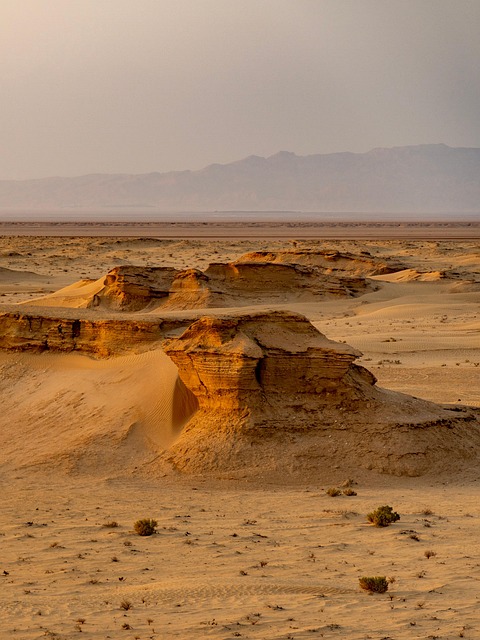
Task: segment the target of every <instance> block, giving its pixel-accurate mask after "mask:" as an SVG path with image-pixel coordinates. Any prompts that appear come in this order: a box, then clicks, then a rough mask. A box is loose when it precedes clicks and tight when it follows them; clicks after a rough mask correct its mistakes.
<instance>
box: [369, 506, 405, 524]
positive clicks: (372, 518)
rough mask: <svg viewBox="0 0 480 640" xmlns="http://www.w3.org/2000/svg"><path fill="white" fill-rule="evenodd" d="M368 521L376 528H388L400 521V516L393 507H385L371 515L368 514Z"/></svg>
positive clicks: (379, 508)
mask: <svg viewBox="0 0 480 640" xmlns="http://www.w3.org/2000/svg"><path fill="white" fill-rule="evenodd" d="M367 520H368V521H369V522H371V523H372V524H373V525H375V526H376V527H388V525H389V524H392V523H393V522H397V520H400V516H399V514H398V513H397V512H396V511H394V510H393V509H392V507H390V506H389V505H384V506H383V507H378V509H375V511H372V512H371V513H367Z"/></svg>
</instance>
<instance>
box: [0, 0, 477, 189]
mask: <svg viewBox="0 0 480 640" xmlns="http://www.w3.org/2000/svg"><path fill="white" fill-rule="evenodd" d="M478 24H480V3H478V2H475V1H473V0H456V1H453V0H421V1H419V0H389V1H388V2H385V1H384V0H343V1H342V2H341V3H340V2H338V0H315V1H314V0H295V1H293V0H262V1H258V0H243V2H241V3H227V2H224V1H222V0H203V1H202V2H201V3H199V2H194V1H192V0H140V1H137V2H133V0H82V2H81V3H80V2H78V3H72V2H68V3H66V2H63V0H50V1H49V2H48V3H46V2H42V1H40V2H39V1H38V0H22V2H21V3H19V2H17V1H15V0H3V2H2V4H1V7H0V59H1V63H0V79H1V82H2V87H3V96H4V99H3V100H2V102H1V104H0V140H1V145H2V151H3V153H2V155H1V157H0V180H11V179H14V180H23V179H30V178H43V177H49V176H79V175H85V174H91V173H109V174H112V173H135V174H141V173H149V172H167V171H176V170H185V169H191V170H195V169H201V168H203V167H206V166H208V165H210V164H212V163H220V164H226V163H229V162H232V161H236V160H239V159H241V158H244V157H246V156H250V155H258V156H261V157H269V156H272V155H274V154H275V153H277V152H278V151H280V150H288V151H291V152H294V153H295V154H298V155H311V154H327V153H334V152H342V151H349V152H354V153H364V152H367V151H369V150H371V149H373V148H377V147H394V146H405V145H417V144H431V143H445V144H447V145H449V146H452V147H480V119H479V118H478V113H479V107H480V71H479V69H480V65H479V64H478V62H479V60H480V41H479V39H478V32H477V26H478Z"/></svg>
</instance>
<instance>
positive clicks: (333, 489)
mask: <svg viewBox="0 0 480 640" xmlns="http://www.w3.org/2000/svg"><path fill="white" fill-rule="evenodd" d="M326 494H327V496H330V497H331V498H336V497H337V496H340V495H341V494H342V491H341V489H337V487H330V488H329V489H327V491H326Z"/></svg>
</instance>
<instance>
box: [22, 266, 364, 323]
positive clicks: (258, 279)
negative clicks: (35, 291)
mask: <svg viewBox="0 0 480 640" xmlns="http://www.w3.org/2000/svg"><path fill="white" fill-rule="evenodd" d="M375 286H376V285H374V284H373V283H371V282H369V281H367V280H366V279H365V278H363V277H362V276H352V275H345V274H342V275H341V276H337V275H333V274H327V273H326V272H325V270H322V269H319V268H318V267H315V266H313V267H312V266H307V265H301V264H294V263H280V262H261V261H258V262H256V261H252V262H245V261H244V262H240V261H237V262H231V263H214V264H211V265H210V266H209V267H208V268H207V269H206V271H205V272H202V271H200V270H198V269H185V270H183V271H178V270H176V269H173V268H170V267H134V266H121V267H115V268H114V269H112V270H111V271H109V272H108V274H107V275H106V276H105V277H104V278H100V279H99V280H97V281H90V280H85V281H81V282H78V283H75V284H74V285H70V286H68V287H66V288H64V289H61V290H60V291H57V292H55V293H54V294H50V295H48V296H44V297H42V298H37V299H36V300H33V301H32V300H30V301H29V304H31V305H35V306H46V307H55V306H62V307H71V308H90V309H95V308H101V309H109V310H113V311H126V312H132V311H133V312H135V311H145V310H153V309H160V310H161V309H168V310H188V309H199V308H221V307H239V306H245V305H251V304H258V303H259V302H261V303H262V304H278V303H284V302H296V301H315V300H321V299H324V298H329V297H332V296H345V297H349V296H357V295H361V294H363V293H365V292H367V291H371V290H373V289H374V288H375Z"/></svg>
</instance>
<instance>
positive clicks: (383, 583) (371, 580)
mask: <svg viewBox="0 0 480 640" xmlns="http://www.w3.org/2000/svg"><path fill="white" fill-rule="evenodd" d="M359 583H360V588H361V589H364V590H365V591H370V593H385V591H388V581H387V578H386V577H385V576H363V577H362V578H360V579H359Z"/></svg>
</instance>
